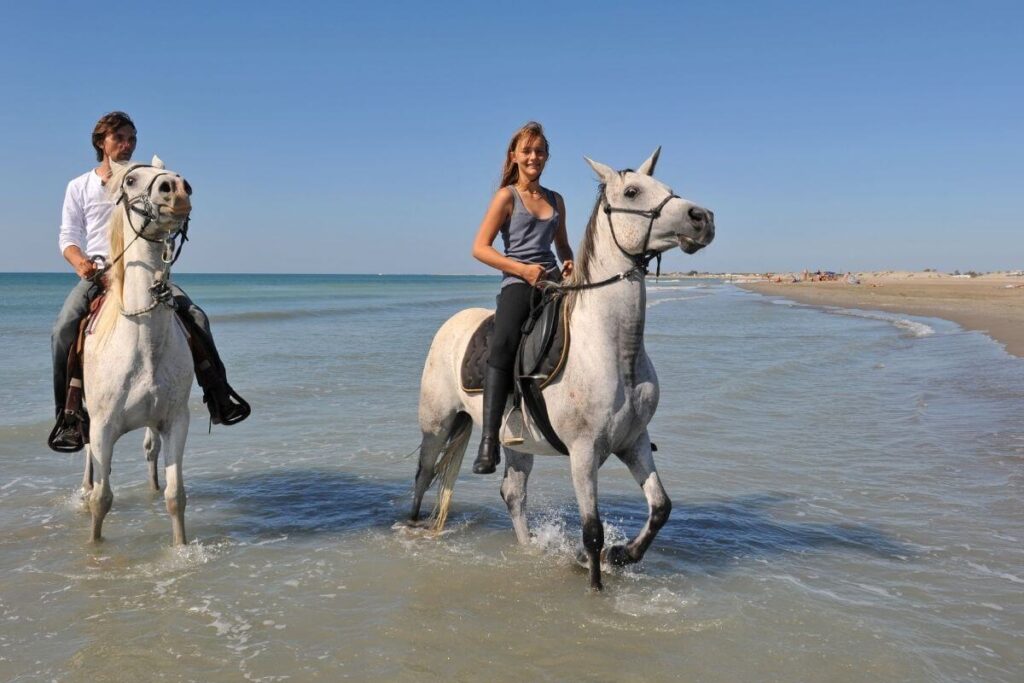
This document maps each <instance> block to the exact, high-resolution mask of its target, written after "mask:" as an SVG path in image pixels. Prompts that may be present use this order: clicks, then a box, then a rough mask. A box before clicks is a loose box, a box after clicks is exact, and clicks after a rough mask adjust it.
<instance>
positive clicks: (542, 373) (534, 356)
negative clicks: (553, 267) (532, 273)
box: [460, 294, 569, 455]
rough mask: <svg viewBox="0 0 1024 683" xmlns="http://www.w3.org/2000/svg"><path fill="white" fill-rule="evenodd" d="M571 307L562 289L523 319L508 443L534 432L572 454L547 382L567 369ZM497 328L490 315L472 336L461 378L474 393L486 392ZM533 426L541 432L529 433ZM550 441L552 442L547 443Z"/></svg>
mask: <svg viewBox="0 0 1024 683" xmlns="http://www.w3.org/2000/svg"><path fill="white" fill-rule="evenodd" d="M565 307H566V301H565V298H564V296H562V295H561V294H554V295H546V296H544V297H542V298H541V301H540V303H539V304H538V305H536V306H535V307H534V308H533V309H532V310H531V311H530V315H529V316H528V317H527V319H526V322H524V323H523V328H522V337H521V338H520V341H519V349H518V351H517V353H516V367H515V373H514V379H515V381H514V383H513V394H512V406H511V409H509V410H508V411H507V412H506V415H505V426H504V427H503V429H502V443H504V444H505V445H507V446H515V445H521V444H523V443H524V441H525V439H526V438H528V437H530V436H532V437H533V438H532V439H531V441H534V442H541V443H540V445H548V446H549V447H550V448H553V449H554V450H555V451H557V452H558V453H561V454H563V455H568V454H569V449H568V448H566V446H565V444H564V443H562V440H561V439H559V438H558V435H557V434H556V433H555V430H554V428H553V427H552V426H551V421H550V419H549V417H548V411H547V405H546V404H545V402H544V395H543V394H542V390H543V389H544V387H546V386H547V385H548V384H550V383H551V382H552V381H554V380H555V379H556V378H557V377H558V376H559V374H561V372H562V369H563V367H564V366H565V359H566V358H567V357H568V355H569V320H568V316H567V315H566V314H565ZM493 330H494V315H489V316H488V317H487V318H485V319H484V320H483V322H481V323H480V325H479V326H478V327H477V329H476V331H475V332H474V333H473V335H472V336H471V337H470V340H469V344H468V346H467V348H466V353H465V354H464V356H463V359H462V368H461V377H460V380H461V383H462V390H463V391H465V392H466V393H468V394H476V393H480V392H482V391H483V384H484V373H485V372H486V365H487V358H488V356H489V355H490V341H491V334H492V332H493ZM533 428H535V429H536V430H537V431H538V432H539V433H538V434H527V433H526V432H528V431H530V432H532V431H533ZM544 441H546V442H547V444H543V442H544Z"/></svg>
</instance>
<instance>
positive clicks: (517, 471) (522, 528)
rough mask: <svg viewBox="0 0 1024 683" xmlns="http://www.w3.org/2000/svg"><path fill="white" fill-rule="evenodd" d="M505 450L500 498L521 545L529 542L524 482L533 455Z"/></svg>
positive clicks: (531, 467)
mask: <svg viewBox="0 0 1024 683" xmlns="http://www.w3.org/2000/svg"><path fill="white" fill-rule="evenodd" d="M504 451H505V476H504V477H502V480H501V498H502V500H504V501H505V505H506V506H508V514H509V516H510V517H511V518H512V527H513V528H514V529H515V530H516V538H517V539H518V540H519V543H520V544H521V545H527V544H529V542H530V526H529V524H528V523H527V521H526V482H527V480H528V479H529V478H530V471H531V470H532V469H533V455H531V454H529V453H518V452H516V451H513V450H509V449H508V448H506V449H504Z"/></svg>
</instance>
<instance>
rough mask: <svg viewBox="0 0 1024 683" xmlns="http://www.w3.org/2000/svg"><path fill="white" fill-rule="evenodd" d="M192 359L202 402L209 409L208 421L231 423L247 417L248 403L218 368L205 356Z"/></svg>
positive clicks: (223, 423)
mask: <svg viewBox="0 0 1024 683" xmlns="http://www.w3.org/2000/svg"><path fill="white" fill-rule="evenodd" d="M193 360H194V361H195V363H196V365H195V370H196V381H198V382H199V386H200V387H201V388H202V390H203V403H205V404H206V407H207V408H208V409H209V411H210V421H211V422H213V424H215V425H220V424H222V425H233V424H236V423H238V422H241V421H242V420H244V419H245V418H247V417H249V412H250V408H249V404H248V403H246V401H245V399H244V398H242V397H241V396H239V395H238V394H237V393H235V390H234V389H232V388H231V385H230V384H228V380H227V378H226V377H224V375H223V374H221V372H218V368H216V367H214V365H213V363H212V362H211V361H210V360H209V359H206V358H193Z"/></svg>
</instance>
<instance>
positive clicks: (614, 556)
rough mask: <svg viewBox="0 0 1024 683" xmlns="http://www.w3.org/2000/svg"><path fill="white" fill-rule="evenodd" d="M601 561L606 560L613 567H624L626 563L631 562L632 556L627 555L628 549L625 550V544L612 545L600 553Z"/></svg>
mask: <svg viewBox="0 0 1024 683" xmlns="http://www.w3.org/2000/svg"><path fill="white" fill-rule="evenodd" d="M601 561H602V562H606V563H608V564H610V565H611V566H613V567H625V566H626V565H627V564H632V563H633V558H631V557H630V556H629V551H628V550H626V546H624V545H613V546H612V547H610V548H608V549H607V550H605V551H604V552H603V553H601Z"/></svg>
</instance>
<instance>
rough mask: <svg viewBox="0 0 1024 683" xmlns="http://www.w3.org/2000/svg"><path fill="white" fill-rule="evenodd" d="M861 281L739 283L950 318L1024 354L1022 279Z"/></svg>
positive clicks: (799, 297)
mask: <svg viewBox="0 0 1024 683" xmlns="http://www.w3.org/2000/svg"><path fill="white" fill-rule="evenodd" d="M857 276H858V278H859V280H860V284H847V283H846V282H845V281H833V282H768V281H761V282H743V283H736V286H737V287H740V288H742V289H745V290H747V291H750V292H756V293H758V294H767V295H775V296H780V297H784V298H786V299H791V300H793V301H797V302H799V303H802V304H809V305H812V306H838V307H841V308H855V309H860V310H873V311H885V312H889V313H902V314H905V315H916V316H923V317H930V318H942V319H944V320H949V321H952V322H954V323H956V324H958V325H960V326H961V327H963V328H964V329H967V330H976V331H979V332H984V333H985V334H987V335H988V336H989V337H991V338H992V339H993V340H995V341H996V342H997V343H999V344H1001V345H1002V346H1003V348H1004V349H1005V350H1006V352H1007V353H1009V354H1010V355H1012V356H1016V357H1018V358H1024V279H1022V278H1020V277H1012V276H1006V275H988V276H981V277H977V278H972V279H958V278H954V277H951V276H943V275H940V274H937V273H892V274H890V273H885V274H875V273H858V274H857Z"/></svg>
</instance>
